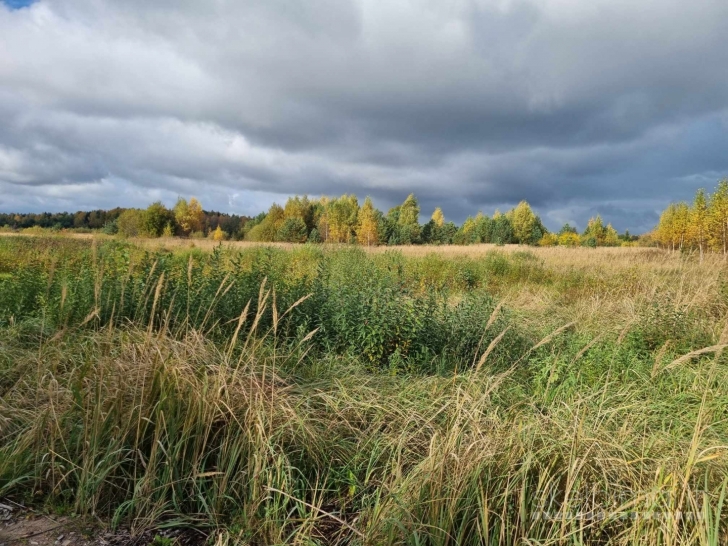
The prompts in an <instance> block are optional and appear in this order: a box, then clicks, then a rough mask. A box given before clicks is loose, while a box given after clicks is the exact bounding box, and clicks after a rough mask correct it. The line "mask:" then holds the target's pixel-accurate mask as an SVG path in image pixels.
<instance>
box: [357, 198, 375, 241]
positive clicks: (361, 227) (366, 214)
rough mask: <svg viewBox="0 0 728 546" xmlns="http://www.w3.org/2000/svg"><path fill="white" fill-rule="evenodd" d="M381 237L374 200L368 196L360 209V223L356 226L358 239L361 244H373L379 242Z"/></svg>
mask: <svg viewBox="0 0 728 546" xmlns="http://www.w3.org/2000/svg"><path fill="white" fill-rule="evenodd" d="M378 238H379V233H378V222H377V214H376V210H375V209H374V205H373V204H372V200H371V199H370V198H369V197H367V198H366V199H365V200H364V205H363V206H362V207H361V209H360V210H359V217H358V223H357V227H356V240H357V242H358V243H359V244H361V245H367V246H371V245H374V244H376V243H377V240H378Z"/></svg>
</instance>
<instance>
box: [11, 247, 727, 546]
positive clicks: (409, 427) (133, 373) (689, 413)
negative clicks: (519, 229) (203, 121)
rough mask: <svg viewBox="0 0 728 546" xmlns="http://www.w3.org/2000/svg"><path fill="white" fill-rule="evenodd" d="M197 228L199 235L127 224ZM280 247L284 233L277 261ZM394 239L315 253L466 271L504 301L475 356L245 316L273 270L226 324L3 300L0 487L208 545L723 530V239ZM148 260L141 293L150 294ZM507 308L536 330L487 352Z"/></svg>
mask: <svg viewBox="0 0 728 546" xmlns="http://www.w3.org/2000/svg"><path fill="white" fill-rule="evenodd" d="M193 243H194V244H195V247H196V248H202V249H207V248H210V249H211V248H212V247H213V246H215V243H213V242H211V241H182V240H174V241H164V240H155V241H142V242H141V244H144V245H166V248H168V249H174V248H179V249H181V250H183V249H184V248H189V247H191V244H193ZM172 245H177V246H174V247H173V246H172ZM224 246H227V247H231V248H233V249H235V248H241V249H246V248H247V247H250V246H258V245H253V244H251V243H224ZM278 246H284V248H285V247H286V246H287V245H278ZM148 248H150V247H148ZM155 248H159V247H155ZM296 248H297V250H295V251H294V252H292V253H282V254H284V256H283V258H285V257H291V256H293V257H292V258H291V259H290V260H289V261H285V260H284V261H283V262H282V263H283V265H282V266H281V267H282V269H283V270H284V271H285V272H286V273H287V274H288V275H291V276H295V273H294V272H291V271H289V270H290V269H291V268H292V267H294V264H296V263H297V260H298V259H299V258H302V257H305V252H303V251H301V250H300V247H296ZM390 250H392V249H391V248H376V249H368V252H369V253H370V256H369V257H366V256H365V257H363V258H361V260H363V261H359V262H352V261H342V262H340V263H339V267H340V268H342V269H344V271H341V270H330V271H334V273H336V274H339V275H342V276H344V277H346V276H347V275H350V276H351V278H353V279H354V280H355V281H356V280H357V279H358V277H357V276H356V275H357V272H356V271H349V270H348V269H346V268H347V267H348V266H349V265H350V264H351V263H358V264H360V265H362V264H363V265H362V267H363V266H364V265H366V266H370V265H372V263H371V262H370V261H373V262H374V263H375V265H376V267H379V268H381V269H382V270H386V271H388V272H389V269H388V268H390V267H394V266H392V264H393V263H394V264H399V265H401V266H402V283H409V285H411V286H414V287H417V286H419V285H418V283H419V282H421V281H422V279H424V278H425V277H427V278H439V277H438V275H440V274H444V275H445V276H446V277H448V276H451V275H456V274H459V273H462V272H468V271H470V272H472V273H473V275H475V276H477V278H478V283H479V284H478V287H477V288H468V289H465V291H467V290H488V291H490V292H492V293H493V294H496V295H497V296H498V299H499V301H500V304H499V305H498V306H497V307H496V308H495V309H494V310H493V312H492V313H489V314H486V315H485V318H484V319H483V325H482V326H483V328H484V329H485V330H487V331H488V332H489V333H490V334H491V335H492V336H496V337H493V338H492V341H491V342H490V343H488V342H485V343H483V344H482V345H481V346H479V347H478V349H477V350H476V351H475V354H474V355H473V358H472V362H473V364H474V366H473V368H472V369H465V370H462V369H460V370H457V371H455V372H452V371H450V372H448V373H446V374H437V373H406V372H405V373H402V371H401V370H397V369H385V370H381V369H379V370H377V369H374V370H373V369H372V368H370V367H367V366H366V365H365V363H364V362H363V361H362V360H361V359H360V358H359V357H360V356H361V355H360V352H361V351H359V353H357V352H356V351H355V350H350V351H345V352H343V353H338V352H336V351H335V350H333V349H328V348H327V349H325V350H317V349H316V348H315V346H314V345H313V344H314V343H315V341H316V336H317V335H320V334H321V332H317V333H316V334H313V335H312V337H286V336H285V335H284V334H283V333H281V332H282V331H283V330H282V328H281V330H278V328H279V325H280V324H281V321H282V320H283V319H282V317H283V315H284V313H282V312H278V310H276V311H275V312H272V316H273V317H275V318H274V319H273V322H272V327H271V329H270V330H264V331H263V330H261V329H260V327H259V326H256V325H259V324H261V322H260V320H261V319H260V317H262V316H263V315H264V314H265V313H266V307H267V308H268V311H272V310H271V309H270V305H272V304H273V301H274V296H273V293H272V291H271V292H268V287H269V285H268V284H266V285H265V288H264V289H262V290H261V291H260V292H259V293H260V294H261V295H260V301H259V303H260V305H259V306H258V308H257V311H256V312H251V313H250V315H249V316H246V315H245V313H243V314H241V315H240V316H241V320H240V323H237V321H235V322H234V323H233V324H236V323H237V324H239V325H242V324H243V323H245V325H246V327H244V328H241V327H238V328H237V329H235V333H234V334H233V337H232V338H227V339H219V338H216V339H215V340H214V341H213V336H212V335H208V334H206V333H203V332H202V329H201V328H199V329H195V328H192V327H189V326H188V327H185V328H181V329H180V330H179V331H174V332H170V331H169V330H168V329H167V328H166V327H164V324H165V323H164V321H159V322H157V323H152V324H150V325H148V326H143V325H141V324H128V323H126V324H125V325H124V326H123V327H118V326H115V325H114V324H112V323H109V324H103V325H96V327H94V328H88V326H90V325H93V324H94V323H93V321H92V322H91V323H90V324H89V325H87V329H84V328H76V329H73V328H69V329H68V330H64V329H61V330H60V331H58V332H47V331H46V330H45V329H44V325H43V324H38V322H35V323H34V322H32V321H28V322H22V321H18V322H12V323H10V324H6V325H5V326H3V327H2V328H0V494H13V495H19V496H21V495H23V494H25V495H27V500H29V501H30V502H36V503H43V502H45V503H50V505H51V506H62V507H66V508H68V506H70V507H71V508H72V509H73V510H74V511H77V512H78V513H87V514H94V515H96V516H98V517H103V518H111V519H112V520H113V521H126V522H129V523H131V524H132V525H133V527H134V528H135V529H137V530H141V529H145V528H149V527H155V526H158V525H160V524H170V525H171V524H177V525H178V524H184V525H193V526H195V527H199V528H202V529H205V530H206V532H209V533H210V534H211V535H212V536H213V538H214V539H215V540H216V541H217V543H218V544H220V545H226V544H230V545H232V544H236V545H237V544H240V545H252V544H255V545H259V544H301V545H303V544H306V545H309V544H310V545H313V544H361V545H395V544H408V545H409V544H411V545H413V546H414V545H424V544H426V545H432V546H454V545H471V544H472V545H481V544H513V545H524V544H529V545H531V544H533V545H535V544H543V545H546V544H574V545H577V544H579V545H584V544H590V545H591V544H594V545H603V544H610V545H611V544H614V545H617V546H632V545H637V544H640V545H645V546H653V545H654V546H658V545H660V546H663V545H671V546H683V545H689V544H690V545H692V544H696V545H699V546H718V545H719V544H725V537H726V536H728V535H726V532H727V527H726V525H727V524H728V518H727V517H726V514H727V513H728V511H727V510H726V508H725V507H724V501H725V495H726V488H727V487H728V479H727V478H726V476H728V433H727V432H726V430H727V428H726V415H728V413H727V412H728V398H727V397H726V395H725V384H726V382H728V360H726V358H728V356H727V355H726V353H727V351H725V343H726V341H727V340H728V333H726V332H728V326H726V316H727V315H728V297H727V296H726V292H725V287H724V283H725V274H726V265H725V263H724V262H723V261H722V259H721V258H718V257H711V258H710V259H707V260H706V261H705V262H704V263H702V264H701V263H698V261H697V260H693V259H691V258H690V257H684V256H680V255H677V254H670V253H665V252H662V251H659V250H652V249H639V248H618V249H583V248H577V249H564V248H556V249H554V248H544V249H542V248H535V249H530V248H524V247H493V246H490V245H479V246H473V247H399V248H397V249H396V250H397V251H399V252H401V254H402V255H404V258H403V259H402V260H401V261H400V258H399V257H397V259H396V260H395V261H392V262H388V261H387V259H388V256H386V255H383V253H384V252H386V251H390ZM329 251H330V252H331V253H332V254H331V256H327V257H329V258H336V257H337V256H338V254H336V248H333V247H326V248H325V250H324V252H325V253H328V252H329ZM297 252H300V254H296V253H297ZM433 253H434V255H435V258H433V257H432V255H433ZM175 255H176V254H175ZM175 255H173V256H175ZM183 257H184V256H183ZM503 257H505V261H503V260H502V258H503ZM279 258H280V256H279ZM317 259H318V258H317ZM367 260H369V261H367ZM501 262H502V263H501ZM190 263H191V262H190ZM231 263H232V262H231ZM0 265H1V264H0ZM304 265H306V264H304ZM309 265H310V264H309ZM223 266H224V264H223ZM501 266H502V268H501ZM203 269H204V268H203ZM313 269H315V267H313ZM395 269H396V268H395ZM367 271H371V270H367ZM443 272H444V273H443ZM222 277H223V279H224V281H223V283H222V284H221V285H220V286H221V287H222V286H223V285H224V286H228V285H227V284H226V283H228V282H229V281H228V277H227V276H225V274H223V275H222ZM160 278H161V277H160ZM43 280H44V281H46V279H45V278H43ZM445 280H449V279H445ZM48 282H50V281H48ZM161 283H162V281H161V280H160V281H155V282H150V283H148V284H149V286H148V287H147V289H146V291H144V292H143V296H141V298H142V299H143V298H149V299H150V300H153V301H152V303H151V305H152V308H155V306H156V302H157V298H158V297H159V292H160V290H159V289H158V287H159V286H161ZM346 286H349V285H346ZM422 286H424V288H422V290H423V291H425V292H427V290H429V289H430V288H429V286H430V285H427V284H424V285H422ZM213 288H214V290H221V289H220V288H217V287H213ZM211 289H212V288H211ZM222 290H235V288H223V289H222ZM99 292H100V293H101V296H103V290H102V288H101V286H100V287H99ZM413 293H416V290H414V291H413ZM266 294H268V296H266ZM216 295H217V293H216ZM279 297H280V296H279ZM453 297H461V295H458V296H453ZM98 299H100V300H103V297H100V298H98ZM50 300H51V303H49V304H48V305H52V298H51V299H50ZM211 301H212V302H213V303H211V304H210V311H208V314H209V313H210V312H213V311H214V304H217V302H219V298H213V299H212V300H211ZM337 301H339V300H337ZM341 301H342V302H343V303H342V305H345V304H346V301H345V300H341ZM303 305H304V304H303V303H302V304H301V306H303ZM241 307H242V306H241ZM400 310H401V308H397V312H400ZM241 311H242V309H241ZM506 311H508V312H509V313H511V315H509V317H510V318H509V320H510V319H512V321H511V322H508V323H507V325H506V326H505V327H504V326H503V325H499V326H498V327H497V328H496V327H495V326H494V324H495V320H496V319H495V317H497V316H500V315H501V313H505V312H506ZM117 312H118V311H117ZM202 312H203V314H204V312H205V311H204V309H203V311H202ZM163 316H164V315H163ZM167 316H169V315H167ZM256 317H257V318H256ZM488 317H490V318H488ZM188 318H189V317H188ZM401 318H402V317H394V322H393V324H395V327H396V326H397V325H399V324H401V323H402V321H401ZM189 323H191V321H188V324H189ZM155 325H156V327H153V326H155ZM250 325H253V326H251V327H248V326H250ZM491 330H492V332H491ZM512 330H518V331H519V332H521V333H523V336H524V337H525V338H529V339H530V340H531V342H530V344H528V345H525V346H520V345H513V350H512V354H509V355H508V356H509V359H510V360H509V362H510V364H509V366H510V367H508V366H506V369H503V368H502V367H501V368H497V367H496V366H495V365H493V359H492V358H491V355H492V354H493V351H494V350H495V349H496V348H499V347H500V346H501V344H502V342H503V341H502V340H503V339H504V338H502V337H501V336H500V332H502V331H508V332H509V333H510V332H511V331H512ZM303 334H304V332H299V334H298V335H299V336H300V335H303ZM651 336H652V337H651ZM539 340H540V341H539ZM699 342H700V343H701V344H698V345H695V343H699ZM678 346H680V347H687V348H686V349H684V350H680V351H677V349H676V347H678ZM676 351H677V352H676ZM476 363H477V364H476ZM36 492H37V494H35V493H36Z"/></svg>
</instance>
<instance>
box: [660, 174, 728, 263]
mask: <svg viewBox="0 0 728 546" xmlns="http://www.w3.org/2000/svg"><path fill="white" fill-rule="evenodd" d="M652 237H653V238H654V239H655V240H656V241H657V242H658V244H660V245H661V246H663V247H664V248H668V249H670V250H681V251H684V250H687V251H697V252H699V253H700V259H701V260H702V259H703V256H704V255H705V253H706V252H720V253H722V254H724V255H726V256H728V179H724V180H721V181H720V182H718V186H717V187H716V188H715V191H714V192H713V193H712V194H710V193H707V192H706V191H705V190H704V189H699V190H698V191H697V192H696V193H695V198H694V199H693V202H692V203H690V204H688V203H686V202H680V203H671V204H670V205H669V206H668V207H667V208H666V209H665V210H664V211H663V212H662V214H661V215H660V222H659V224H658V225H657V228H655V231H654V233H653V234H652Z"/></svg>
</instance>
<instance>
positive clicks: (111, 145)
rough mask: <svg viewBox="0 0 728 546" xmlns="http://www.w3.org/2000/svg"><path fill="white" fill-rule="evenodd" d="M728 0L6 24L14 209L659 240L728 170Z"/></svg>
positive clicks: (1, 129)
mask: <svg viewBox="0 0 728 546" xmlns="http://www.w3.org/2000/svg"><path fill="white" fill-rule="evenodd" d="M727 21H728V4H727V3H726V2H725V1H724V0H698V1H696V2H692V3H686V2H679V1H677V0H641V1H639V2H634V1H627V0H595V1H593V2H582V1H578V0H454V1H453V2H439V1H436V0H417V1H415V0H391V1H388V2H375V1H374V0H310V1H307V2H297V1H293V0H285V1H281V2H270V1H268V0H254V1H249V2H232V1H225V0H214V1H212V2H202V1H200V0H183V1H174V2H172V1H171V0H160V1H156V2H146V1H144V2H143V1H141V0H134V1H128V2H111V1H109V0H40V1H39V2H37V3H35V4H33V5H31V6H30V7H25V8H23V9H20V10H11V9H9V8H7V7H3V5H2V4H0V210H40V209H43V210H58V209H64V208H70V209H74V208H89V207H97V206H98V207H101V206H103V207H108V206H115V205H119V204H120V205H136V206H143V205H145V204H147V203H148V202H149V201H151V200H154V199H163V200H165V201H168V202H171V201H173V200H174V199H175V198H176V196H177V195H179V194H183V195H190V194H196V195H197V196H198V197H200V198H201V199H202V201H203V203H204V204H205V205H206V207H209V208H218V209H222V210H230V211H232V212H243V213H248V214H253V213H256V212H257V211H258V210H260V209H261V208H265V207H267V206H268V205H269V204H270V203H271V202H272V201H274V200H278V201H283V200H284V199H285V196H286V195H288V194H293V193H308V194H312V195H317V194H322V193H325V194H342V193H356V194H357V195H359V196H360V198H363V197H364V196H365V195H371V196H372V197H373V198H374V200H375V203H376V204H377V205H378V206H380V207H382V208H387V207H389V206H391V205H394V204H396V203H397V202H400V201H401V200H402V199H404V197H405V196H406V195H407V194H408V193H409V192H410V191H414V192H415V193H416V194H417V195H418V197H419V198H420V201H421V204H422V207H423V213H427V214H429V212H430V211H431V209H433V208H434V207H435V206H438V205H439V206H442V207H443V208H444V210H445V213H446V216H448V217H449V218H451V219H454V220H456V221H461V220H462V219H463V218H464V217H465V216H467V215H468V214H474V213H475V212H477V210H479V209H481V210H483V211H485V212H489V213H490V212H492V211H493V210H494V209H495V208H496V207H500V208H502V209H503V208H506V207H509V206H512V205H513V204H515V203H517V202H518V201H519V200H521V199H527V200H528V201H529V202H531V203H532V205H534V207H535V208H536V209H537V210H538V211H539V213H540V214H541V215H542V216H543V218H544V221H545V222H546V224H547V225H548V226H549V227H551V228H558V227H559V225H560V224H561V223H563V222H565V221H569V222H571V223H577V224H578V225H580V226H583V225H584V223H585V221H586V219H588V217H589V216H590V215H593V214H597V213H601V214H602V215H603V216H605V217H606V218H607V219H608V220H611V221H612V222H613V223H614V224H615V225H616V226H617V227H618V228H619V229H625V228H629V229H631V230H633V231H642V230H647V229H649V228H650V227H651V226H652V225H653V224H654V222H655V220H656V218H657V214H658V212H659V210H660V209H661V208H662V207H664V205H665V204H666V203H667V202H668V201H670V200H676V199H688V198H690V197H691V195H692V193H693V192H694V190H695V189H696V188H697V187H700V186H709V187H712V186H713V184H714V183H715V181H716V180H717V179H718V178H720V177H722V176H725V175H726V174H728V155H727V154H726V153H725V149H726V142H728V138H727V137H728V114H727V112H728V72H726V70H725V67H726V66H728V49H727V48H725V46H724V39H725V36H726V31H727V30H728V23H727Z"/></svg>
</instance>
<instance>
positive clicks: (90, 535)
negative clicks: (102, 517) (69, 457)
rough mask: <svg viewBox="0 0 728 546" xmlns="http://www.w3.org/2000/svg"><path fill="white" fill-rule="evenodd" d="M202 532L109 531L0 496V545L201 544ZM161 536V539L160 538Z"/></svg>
mask: <svg viewBox="0 0 728 546" xmlns="http://www.w3.org/2000/svg"><path fill="white" fill-rule="evenodd" d="M206 538H207V537H206V536H205V535H203V534H202V533H200V532H198V531H194V530H190V529H165V530H161V531H146V532H144V533H142V534H139V535H136V536H133V535H132V534H131V533H130V532H129V530H128V529H124V528H120V529H117V530H114V531H111V530H110V529H109V528H108V527H107V526H104V525H103V523H102V522H99V523H92V524H89V523H88V522H86V521H84V520H82V519H81V518H72V517H67V516H54V515H48V514H43V513H40V512H38V511H35V510H32V509H29V508H26V507H25V506H21V505H18V504H15V503H13V502H12V501H7V500H0V546H147V545H150V544H152V543H155V539H157V540H156V543H158V544H169V545H170V546H201V545H203V544H205V542H206ZM160 539H162V540H160Z"/></svg>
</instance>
